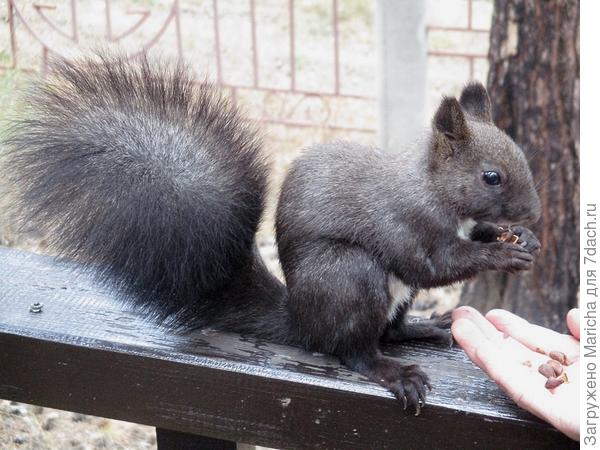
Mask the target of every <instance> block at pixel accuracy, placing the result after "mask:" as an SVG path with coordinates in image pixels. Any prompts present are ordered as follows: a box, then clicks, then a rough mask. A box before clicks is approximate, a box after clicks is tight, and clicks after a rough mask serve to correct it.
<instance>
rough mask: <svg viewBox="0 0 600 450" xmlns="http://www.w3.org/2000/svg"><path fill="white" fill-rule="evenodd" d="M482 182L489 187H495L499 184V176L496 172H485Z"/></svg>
mask: <svg viewBox="0 0 600 450" xmlns="http://www.w3.org/2000/svg"><path fill="white" fill-rule="evenodd" d="M483 181H485V182H486V183H487V184H489V185H491V186H496V185H498V184H500V181H501V180H500V174H499V173H498V172H494V171H493V170H486V171H485V172H483Z"/></svg>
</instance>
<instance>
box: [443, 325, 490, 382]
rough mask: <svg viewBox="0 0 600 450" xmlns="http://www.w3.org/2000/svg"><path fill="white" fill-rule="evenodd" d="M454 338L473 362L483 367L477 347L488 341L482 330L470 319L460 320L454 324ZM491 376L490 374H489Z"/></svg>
mask: <svg viewBox="0 0 600 450" xmlns="http://www.w3.org/2000/svg"><path fill="white" fill-rule="evenodd" d="M451 329H452V336H453V337H454V340H455V341H456V342H457V343H458V345H460V347H461V348H462V349H463V350H464V351H465V353H466V354H467V356H468V357H469V359H470V360H471V361H473V362H474V363H475V364H477V365H478V366H479V367H481V368H482V369H483V367H482V364H481V361H479V359H478V357H477V346H478V345H479V344H480V343H481V342H483V341H485V340H487V338H486V337H485V335H484V334H483V333H482V332H481V330H480V329H479V328H478V327H477V326H476V325H475V324H474V323H473V322H472V321H471V320H469V319H465V318H458V319H456V320H455V321H454V322H453V323H452V328H451ZM488 375H489V374H488Z"/></svg>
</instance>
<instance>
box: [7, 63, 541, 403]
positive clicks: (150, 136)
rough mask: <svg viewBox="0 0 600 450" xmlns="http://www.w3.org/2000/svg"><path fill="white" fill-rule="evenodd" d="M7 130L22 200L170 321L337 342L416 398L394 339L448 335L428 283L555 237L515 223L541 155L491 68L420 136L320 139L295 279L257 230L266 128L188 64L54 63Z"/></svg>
mask: <svg viewBox="0 0 600 450" xmlns="http://www.w3.org/2000/svg"><path fill="white" fill-rule="evenodd" d="M25 100H26V103H27V108H26V111H25V113H24V114H23V115H22V117H20V118H17V119H16V120H15V121H14V123H13V125H12V126H11V128H10V130H9V132H8V135H7V136H6V137H5V138H4V140H3V141H4V153H5V154H4V157H5V159H4V166H3V169H2V170H3V172H4V173H3V177H4V178H5V179H6V180H7V181H8V182H9V184H10V185H12V186H13V187H14V188H15V192H14V193H13V196H14V197H13V198H14V201H13V202H12V203H13V206H14V208H15V209H14V212H15V214H16V215H17V218H18V220H20V221H22V222H23V223H27V224H28V225H33V226H35V227H37V228H38V229H39V230H41V231H43V232H44V233H45V234H46V235H47V236H48V237H49V241H50V242H49V243H50V245H51V246H52V248H53V249H55V251H56V253H57V255H58V256H59V257H62V258H68V259H73V260H75V261H77V262H78V263H79V264H80V265H81V266H82V267H83V268H84V269H92V270H93V273H94V274H95V275H96V276H97V277H99V279H100V280H102V281H103V282H106V283H108V284H109V285H110V286H113V287H114V288H115V289H116V292H118V293H119V294H120V295H122V298H123V299H124V300H125V301H126V302H129V303H131V304H133V305H134V306H135V307H137V308H140V310H141V311H143V312H144V313H145V314H147V315H148V316H149V317H151V318H153V319H155V320H158V321H161V322H163V323H164V324H166V325H167V326H170V327H172V328H174V329H180V328H181V329H184V330H189V329H195V328H203V327H211V328H213V329H217V330H222V331H227V332H235V333H240V334H245V335H250V336H255V337H257V338H262V339H266V340H269V341H273V342H276V343H282V344H289V345H295V346H301V347H303V348H305V349H308V350H311V351H318V352H322V353H329V354H333V355H336V356H338V357H339V358H340V360H341V362H342V363H343V364H345V365H346V366H347V367H348V368H350V369H352V370H354V371H357V372H359V373H361V374H363V375H365V376H366V377H368V378H369V379H371V380H372V381H374V382H376V383H379V384H380V385H382V386H384V387H386V388H387V389H389V390H390V391H391V392H392V393H393V394H394V395H395V396H396V397H397V398H398V399H399V400H400V401H401V402H403V404H404V409H406V408H407V407H408V406H410V407H411V408H414V409H415V410H416V413H417V414H418V413H419V411H420V408H421V406H422V405H424V404H425V400H426V392H427V388H428V389H429V390H431V384H430V381H429V378H428V376H427V375H426V374H425V373H424V372H423V371H422V370H421V369H420V368H419V367H418V366H417V365H403V364H402V363H401V362H400V361H398V360H396V359H391V358H387V357H385V356H383V355H382V353H381V351H380V347H379V345H380V342H382V341H383V342H398V341H402V340H406V339H433V340H434V341H438V342H440V343H442V344H445V345H451V342H452V338H451V335H450V333H449V331H448V330H447V328H449V327H450V324H451V316H450V314H449V313H447V314H444V315H442V316H432V318H431V319H428V320H421V321H419V322H416V323H412V322H409V321H408V320H407V318H406V313H407V310H408V309H409V307H410V305H411V303H412V301H413V299H414V297H415V295H416V293H417V292H418V290H420V289H427V288H432V287H437V286H445V285H449V284H452V283H455V282H458V281H461V280H465V279H468V278H470V277H473V276H474V275H476V274H477V273H479V272H481V271H486V270H498V271H505V272H518V271H523V270H528V269H530V268H531V267H532V264H533V261H534V255H535V253H536V252H537V251H538V249H539V247H540V243H539V241H538V239H537V238H536V237H535V235H534V234H533V233H532V232H531V231H530V230H529V229H527V228H525V227H523V226H517V227H513V228H512V231H511V233H512V234H513V235H514V236H516V237H517V239H519V240H520V242H519V243H510V242H500V241H499V238H500V235H501V233H502V229H501V228H500V227H499V225H513V224H527V223H533V222H535V221H537V220H538V218H539V216H540V208H541V207H540V201H539V198H538V196H537V193H536V190H535V186H534V183H533V179H532V175H531V172H530V169H529V166H528V162H527V159H526V158H525V156H524V154H523V152H522V151H521V150H520V149H519V147H518V146H517V145H516V144H515V143H514V142H513V141H512V140H511V139H510V138H509V137H508V136H507V135H506V134H505V133H503V132H502V131H500V130H499V129H498V128H496V126H495V125H494V124H493V122H492V113H491V103H490V99H489V97H488V94H487V92H486V90H485V88H484V87H483V86H482V85H481V84H479V83H471V84H468V85H467V86H466V87H465V89H464V90H463V91H462V94H461V95H460V99H459V100H457V99H456V98H454V97H445V98H444V99H443V100H442V102H441V104H440V106H439V108H438V109H437V112H436V113H435V116H434V118H433V120H432V126H431V130H430V131H428V132H427V133H425V135H424V136H423V138H422V139H421V140H419V141H418V142H417V144H416V145H414V146H413V147H412V148H411V149H410V151H406V152H403V153H387V152H383V151H382V150H380V149H377V148H370V147H364V146H360V145H356V144H351V143H347V142H341V141H340V142H334V143H330V144H323V145H316V146H314V147H312V148H311V149H309V150H307V151H306V152H305V153H304V154H303V155H301V156H300V157H299V158H298V159H297V160H296V161H295V162H294V163H293V165H292V167H291V169H290V171H289V174H288V175H287V177H286V179H285V181H284V183H283V187H282V190H281V193H280V199H279V204H278V207H277V211H276V239H277V245H278V251H279V257H280V261H281V266H282V269H283V273H284V276H285V285H284V284H283V283H282V282H281V281H279V279H278V278H277V277H275V276H274V275H273V274H271V273H270V272H269V271H268V269H267V268H266V266H265V264H264V262H263V260H262V259H261V257H260V255H259V253H258V249H257V246H256V243H255V234H256V231H257V228H258V226H259V223H260V220H261V216H262V213H263V207H264V203H265V191H266V186H267V175H268V163H267V160H266V158H265V156H264V154H263V153H262V150H261V138H260V134H259V132H258V131H257V129H256V128H255V126H253V125H252V124H251V122H249V121H248V120H247V119H246V118H245V117H244V115H243V114H242V113H241V112H240V111H239V110H238V108H237V107H235V106H234V105H232V103H231V102H230V101H229V100H227V99H226V98H225V97H224V96H223V94H222V93H221V92H220V91H219V89H218V88H217V87H214V86H213V85H211V84H210V83H208V82H203V83H196V82H194V81H193V77H192V76H191V74H190V73H189V70H188V69H186V68H185V67H184V66H183V65H181V64H175V65H165V64H162V63H161V62H160V61H150V60H149V59H148V58H146V57H143V58H140V59H138V60H136V61H129V60H127V59H126V58H125V57H123V56H114V55H112V56H111V55H97V56H96V57H92V58H81V59H77V60H73V61H66V60H57V61H55V62H54V63H53V65H52V69H51V71H50V72H49V73H48V74H47V75H46V77H45V78H43V79H40V80H39V81H37V82H35V83H33V86H32V88H31V89H30V90H29V91H28V93H27V94H26V96H25Z"/></svg>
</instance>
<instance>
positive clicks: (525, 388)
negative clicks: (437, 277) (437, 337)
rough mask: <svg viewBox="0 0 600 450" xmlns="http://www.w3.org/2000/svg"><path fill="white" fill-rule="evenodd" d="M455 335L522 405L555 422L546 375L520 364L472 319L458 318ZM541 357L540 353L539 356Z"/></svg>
mask: <svg viewBox="0 0 600 450" xmlns="http://www.w3.org/2000/svg"><path fill="white" fill-rule="evenodd" d="M452 334H453V335H454V338H455V340H456V342H458V343H459V344H460V346H461V347H462V348H463V349H464V351H465V353H467V355H468V356H469V358H470V359H471V360H472V361H473V362H474V363H475V364H477V366H479V367H480V368H481V369H482V370H483V371H484V372H485V373H486V374H487V375H488V376H489V377H490V378H491V379H492V380H494V381H495V382H496V383H497V384H498V385H499V386H500V388H501V389H503V390H504V391H505V392H506V393H507V394H508V395H509V396H510V397H511V398H512V399H513V400H514V401H515V403H517V404H518V405H519V406H521V407H522V408H524V409H527V410H528V411H530V412H531V413H533V414H535V415H536V416H538V417H540V418H541V419H543V420H546V421H549V422H551V423H554V424H555V425H558V424H556V417H554V416H552V413H553V412H555V411H556V405H555V403H556V399H554V398H553V394H552V393H550V392H549V391H548V390H547V389H546V388H545V387H544V385H545V382H546V380H545V378H544V377H543V376H542V375H540V374H539V373H537V370H532V369H531V368H529V367H527V366H524V365H522V364H518V363H516V362H515V360H514V359H513V356H514V353H513V352H512V351H511V350H509V349H507V348H505V347H503V346H502V345H500V346H499V345H497V344H496V343H494V341H491V340H488V339H486V337H485V335H484V334H483V333H482V331H481V330H480V329H479V328H478V327H477V326H476V325H475V324H474V323H473V322H472V321H471V320H469V319H466V318H458V319H457V320H456V321H455V322H454V323H453V324H452ZM540 356H541V355H540Z"/></svg>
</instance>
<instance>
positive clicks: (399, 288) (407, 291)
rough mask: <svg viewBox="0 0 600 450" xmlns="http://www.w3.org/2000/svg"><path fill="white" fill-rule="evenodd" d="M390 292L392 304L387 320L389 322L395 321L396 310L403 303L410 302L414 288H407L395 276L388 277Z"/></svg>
mask: <svg viewBox="0 0 600 450" xmlns="http://www.w3.org/2000/svg"><path fill="white" fill-rule="evenodd" d="M388 291H389V293H390V297H392V302H391V303H390V307H389V309H388V313H387V318H388V320H389V321H392V320H394V317H395V316H396V309H398V306H400V305H401V304H403V303H406V302H409V301H410V299H411V297H412V293H413V291H412V288H411V287H410V286H407V285H406V284H404V283H403V282H402V281H400V280H399V279H398V278H396V277H395V276H394V275H392V274H390V275H388Z"/></svg>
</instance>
